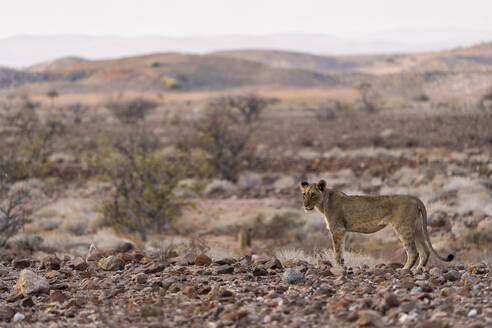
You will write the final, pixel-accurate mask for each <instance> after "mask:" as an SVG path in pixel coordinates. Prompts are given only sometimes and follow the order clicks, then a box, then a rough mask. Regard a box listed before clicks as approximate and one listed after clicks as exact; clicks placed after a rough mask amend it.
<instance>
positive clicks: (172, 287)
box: [167, 282, 182, 293]
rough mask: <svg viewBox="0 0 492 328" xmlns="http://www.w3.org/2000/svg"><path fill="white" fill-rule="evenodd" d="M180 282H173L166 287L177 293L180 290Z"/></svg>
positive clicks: (169, 290)
mask: <svg viewBox="0 0 492 328" xmlns="http://www.w3.org/2000/svg"><path fill="white" fill-rule="evenodd" d="M181 287H182V286H181V284H180V283H178V282H175V283H173V284H172V285H171V286H169V288H168V289H167V291H168V292H170V293H177V292H179V291H180V290H181Z"/></svg>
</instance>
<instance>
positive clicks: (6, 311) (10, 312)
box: [0, 306, 15, 321]
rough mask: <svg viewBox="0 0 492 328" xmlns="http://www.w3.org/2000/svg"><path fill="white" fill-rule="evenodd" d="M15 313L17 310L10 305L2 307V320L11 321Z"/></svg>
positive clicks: (0, 319) (0, 308)
mask: <svg viewBox="0 0 492 328" xmlns="http://www.w3.org/2000/svg"><path fill="white" fill-rule="evenodd" d="M14 315H15V310H14V309H12V308H11V307H10V306H2V307H0V321H10V320H11V319H12V317H13V316H14Z"/></svg>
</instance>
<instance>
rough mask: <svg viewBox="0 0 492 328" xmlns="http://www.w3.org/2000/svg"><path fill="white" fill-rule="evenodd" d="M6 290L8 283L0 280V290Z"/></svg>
mask: <svg viewBox="0 0 492 328" xmlns="http://www.w3.org/2000/svg"><path fill="white" fill-rule="evenodd" d="M8 290H9V285H7V284H6V283H5V282H3V281H0V292H6V291H8Z"/></svg>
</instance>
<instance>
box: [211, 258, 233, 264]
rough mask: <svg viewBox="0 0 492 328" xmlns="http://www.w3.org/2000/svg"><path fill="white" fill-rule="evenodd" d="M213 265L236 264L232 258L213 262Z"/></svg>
mask: <svg viewBox="0 0 492 328" xmlns="http://www.w3.org/2000/svg"><path fill="white" fill-rule="evenodd" d="M215 263H217V264H219V265H224V264H234V263H236V260H235V259H233V258H232V257H226V258H223V259H220V260H217V261H215Z"/></svg>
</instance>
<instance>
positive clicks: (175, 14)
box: [0, 0, 492, 41]
mask: <svg viewBox="0 0 492 328" xmlns="http://www.w3.org/2000/svg"><path fill="white" fill-rule="evenodd" d="M491 15H492V0H467V1H465V0H411V1H409V0H335V1H333V0H299V1H289V0H244V1H243V0H160V1H159V0H83V1H80V0H12V1H8V0H3V1H1V3H0V38H5V37H9V36H13V35H18V34H35V35H53V34H90V35H120V36H139V35H163V36H200V35H224V34H270V33H280V32H310V33H313V32H314V33H326V34H331V35H334V36H339V37H350V38H360V37H364V36H371V35H376V36H377V35H379V34H381V32H384V31H390V32H391V33H390V34H391V35H394V36H396V38H399V37H400V35H401V38H405V33H407V32H408V31H415V30H416V31H422V32H425V31H426V30H427V29H433V30H437V29H439V30H444V31H450V32H449V33H454V32H460V31H471V32H477V33H482V35H483V33H489V32H490V35H491V36H492V19H490V18H491ZM395 33H396V34H395ZM399 33H401V34H399ZM407 34H408V33H407ZM422 37H423V38H425V33H422ZM402 41H405V40H402Z"/></svg>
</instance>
